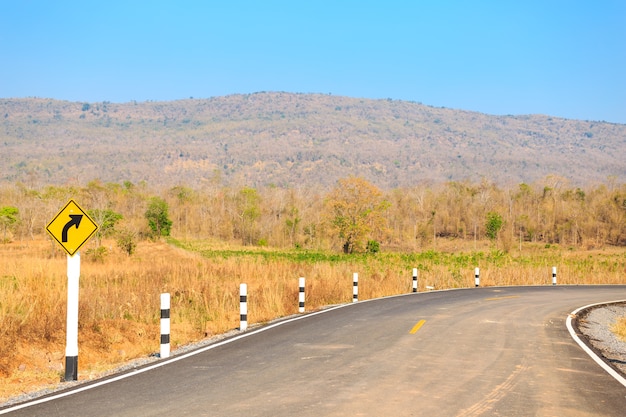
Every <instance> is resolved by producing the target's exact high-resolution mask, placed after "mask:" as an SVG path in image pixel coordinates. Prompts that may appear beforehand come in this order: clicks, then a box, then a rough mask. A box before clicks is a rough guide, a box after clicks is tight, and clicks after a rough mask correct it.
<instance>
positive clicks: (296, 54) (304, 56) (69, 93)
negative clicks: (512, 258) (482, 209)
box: [0, 0, 626, 123]
mask: <svg viewBox="0 0 626 417" xmlns="http://www.w3.org/2000/svg"><path fill="white" fill-rule="evenodd" d="M259 91H286V92H296V93H324V94H329V93H330V94H333V95H342V96H350V97H361V98H392V99H399V100H410V101H415V102H421V103H423V104H427V105H432V106H443V107H448V108H455V109H464V110H473V111H479V112H483V113H489V114H538V113H540V114H548V115H551V116H558V117H566V118H572V119H584V120H605V121H608V122H616V123H626V1H624V0H593V1H590V0H568V1H565V0H524V1H521V0H492V1H482V0H474V1H464V0H457V1H453V0H407V1H398V0H385V1H382V0H380V1H368V0H358V1H352V0H346V1H342V0H332V1H326V0H314V1H306V0H286V1H275V0H259V1H238V0H223V1H212V0H206V1H189V0H170V1H161V0H150V1H143V0H142V1H133V0H123V1H118V0H105V1H85V0H82V1H74V0H71V1H69V0H68V1H64V0H58V1H50V0H19V1H17V0H0V98H16V97H44V98H55V99H62V100H71V101H80V102H97V101H110V102H127V101H131V100H137V101H146V100H155V101H161V100H175V99H184V98H189V97H194V98H208V97H214V96H222V95H228V94H234V93H253V92H259Z"/></svg>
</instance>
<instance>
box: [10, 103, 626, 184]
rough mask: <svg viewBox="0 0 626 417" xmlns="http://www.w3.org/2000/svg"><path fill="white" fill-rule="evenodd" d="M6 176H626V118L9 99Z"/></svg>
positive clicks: (382, 106)
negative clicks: (615, 120) (602, 119)
mask: <svg viewBox="0 0 626 417" xmlns="http://www.w3.org/2000/svg"><path fill="white" fill-rule="evenodd" d="M0 120H1V123H2V125H1V127H0V148H1V149H2V151H1V152H0V181H2V182H11V183H14V182H26V183H36V184H39V185H43V184H57V185H62V184H67V183H75V182H78V183H85V182H87V181H90V180H93V179H100V180H102V181H104V182H122V181H131V182H133V183H137V182H140V181H146V182H147V183H148V184H150V185H154V186H173V185H178V184H183V185H189V186H200V185H201V184H203V183H207V182H209V183H216V182H219V183H222V182H223V183H225V184H241V185H248V186H254V187H259V186H265V185H276V186H281V187H282V186H284V187H296V186H298V187H299V186H309V185H314V184H315V185H317V184H319V185H322V186H328V185H332V184H334V183H335V182H336V181H337V179H339V178H343V177H347V176H349V175H358V176H363V177H364V178H366V179H368V180H369V181H371V182H373V183H374V184H376V185H378V186H380V187H382V188H395V187H404V186H411V185H413V184H417V183H421V182H425V181H426V182H443V181H449V180H457V181H461V180H470V181H480V180H482V179H483V178H484V179H487V180H489V181H493V182H495V183H497V184H503V185H505V184H506V185H509V184H516V183H521V182H526V183H532V182H534V181H537V180H540V179H542V178H544V177H546V176H548V175H553V174H554V175H558V176H562V177H564V178H567V179H569V180H570V181H571V182H572V183H573V184H579V185H585V184H594V183H602V182H606V180H607V179H608V178H615V179H617V180H618V181H626V125H622V124H613V123H606V122H596V121H581V120H568V119H561V118H555V117H550V116H544V115H523V116H512V115H510V116H493V115H486V114H481V113H475V112H469V111H462V110H452V109H447V108H435V107H430V106H426V105H423V104H420V103H413V102H406V101H395V100H369V99H359V98H348V97H339V96H332V95H322V94H292V93H280V92H278V93H266V92H263V93H256V94H246V95H231V96H224V97H215V98H210V99H188V100H179V101H172V102H141V103H140V102H131V103H120V104H117V103H109V102H100V103H78V102H67V101H56V100H51V99H40V98H29V99H0Z"/></svg>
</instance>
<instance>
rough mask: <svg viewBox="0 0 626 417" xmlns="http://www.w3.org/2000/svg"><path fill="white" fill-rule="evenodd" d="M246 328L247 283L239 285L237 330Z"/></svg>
mask: <svg viewBox="0 0 626 417" xmlns="http://www.w3.org/2000/svg"><path fill="white" fill-rule="evenodd" d="M247 328H248V285H247V284H241V285H239V330H241V331H242V332H243V331H245V330H246V329H247Z"/></svg>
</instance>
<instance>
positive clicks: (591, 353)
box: [565, 300, 626, 387]
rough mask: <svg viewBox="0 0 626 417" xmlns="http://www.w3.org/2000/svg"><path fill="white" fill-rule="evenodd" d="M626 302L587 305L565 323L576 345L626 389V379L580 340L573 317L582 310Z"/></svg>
mask: <svg viewBox="0 0 626 417" xmlns="http://www.w3.org/2000/svg"><path fill="white" fill-rule="evenodd" d="M625 301H626V300H616V301H607V302H604V303H595V304H589V305H586V306H584V307H580V308H578V309H576V310H574V311H572V312H571V313H570V314H569V315H568V316H567V320H566V322H565V323H566V326H567V330H569V334H570V336H572V339H574V341H576V343H578V345H579V346H580V347H581V348H582V349H583V350H584V351H585V352H587V354H588V355H589V356H590V357H591V359H593V360H594V361H596V363H597V364H598V365H600V366H601V367H602V368H603V369H604V370H605V371H606V372H608V374H609V375H611V376H612V377H613V378H615V379H616V380H617V382H619V383H620V384H622V385H623V386H625V387H626V379H624V377H623V376H621V375H620V374H619V373H618V372H617V371H616V370H615V369H613V368H611V367H610V366H609V365H607V363H606V362H604V361H603V360H602V359H601V358H600V357H599V356H598V355H596V354H595V352H594V351H593V350H591V349H590V348H589V346H587V345H586V344H585V343H584V342H583V341H582V340H580V338H579V337H578V335H577V334H576V331H575V330H574V326H573V324H572V317H574V316H576V315H577V314H578V312H579V311H581V310H584V309H586V308H589V307H594V306H597V305H603V304H615V303H623V302H625Z"/></svg>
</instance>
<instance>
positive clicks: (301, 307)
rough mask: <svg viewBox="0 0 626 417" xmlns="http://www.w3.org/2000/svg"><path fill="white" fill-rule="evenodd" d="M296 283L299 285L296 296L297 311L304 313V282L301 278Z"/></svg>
mask: <svg viewBox="0 0 626 417" xmlns="http://www.w3.org/2000/svg"><path fill="white" fill-rule="evenodd" d="M298 282H299V284H300V292H299V294H298V311H299V312H300V313H304V282H305V279H304V278H302V277H301V278H300V279H299V280H298Z"/></svg>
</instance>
